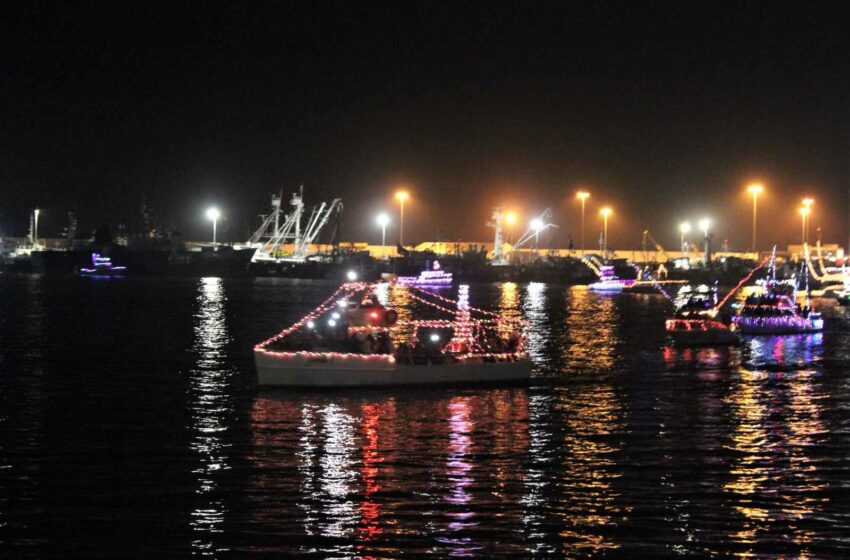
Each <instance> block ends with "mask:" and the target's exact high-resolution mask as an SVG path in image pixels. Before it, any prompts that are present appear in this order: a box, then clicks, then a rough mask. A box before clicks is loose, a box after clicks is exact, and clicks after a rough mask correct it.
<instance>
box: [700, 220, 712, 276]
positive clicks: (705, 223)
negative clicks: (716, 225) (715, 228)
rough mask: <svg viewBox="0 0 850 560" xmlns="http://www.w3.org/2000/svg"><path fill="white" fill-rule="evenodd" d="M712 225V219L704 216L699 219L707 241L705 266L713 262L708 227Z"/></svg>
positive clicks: (704, 238)
mask: <svg viewBox="0 0 850 560" xmlns="http://www.w3.org/2000/svg"><path fill="white" fill-rule="evenodd" d="M710 227H711V220H709V219H708V218H703V219H702V220H700V221H699V229H700V230H701V231H702V235H703V240H704V241H705V258H704V260H705V266H708V264H709V263H710V262H711V251H710V248H709V237H708V228H710Z"/></svg>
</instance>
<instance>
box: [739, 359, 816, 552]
mask: <svg viewBox="0 0 850 560" xmlns="http://www.w3.org/2000/svg"><path fill="white" fill-rule="evenodd" d="M818 378H819V375H818V373H817V372H815V371H798V372H794V373H792V374H789V373H786V372H774V373H766V372H755V371H746V370H745V371H743V372H742V374H741V378H740V382H739V383H738V385H737V386H736V387H735V388H734V390H733V391H732V393H730V395H729V398H728V404H729V406H730V407H731V409H732V411H733V417H734V419H735V431H734V433H733V435H732V450H733V451H734V452H735V456H736V458H735V460H734V462H733V464H732V467H731V470H730V475H731V477H732V478H731V480H730V481H729V482H728V483H726V484H725V485H724V489H725V491H726V492H727V493H728V494H729V495H730V497H731V499H732V503H733V508H734V510H735V511H737V512H738V513H739V515H740V516H741V523H740V524H739V525H738V526H737V527H736V529H735V530H734V532H733V533H732V534H731V535H730V537H731V538H732V539H733V540H734V541H735V542H736V543H738V544H739V545H740V546H741V548H740V550H739V551H738V556H740V557H745V558H746V557H751V556H754V555H755V554H756V551H757V548H756V547H757V546H758V544H759V543H760V542H763V541H764V540H766V539H769V540H771V541H772V542H775V543H777V544H779V543H781V542H787V543H790V544H793V545H794V546H795V547H796V548H795V550H796V551H797V554H799V555H800V556H803V557H806V556H809V554H810V551H809V550H807V545H808V544H809V543H810V542H811V541H812V540H813V539H814V538H815V534H814V533H813V532H812V531H810V530H807V529H804V528H803V527H804V526H805V523H804V521H805V520H806V519H807V518H812V517H813V516H816V515H818V514H819V512H820V510H821V509H822V507H823V506H824V505H825V504H826V503H827V501H828V498H827V497H826V496H825V495H824V492H823V491H824V490H825V488H826V487H827V485H826V483H825V481H824V480H823V476H822V474H821V472H820V468H819V464H818V462H817V461H816V460H815V459H814V457H812V455H811V453H812V452H813V451H814V450H816V449H817V447H818V446H820V445H823V444H824V443H826V441H825V439H826V428H825V426H824V424H823V421H822V420H821V416H822V411H821V404H820V403H821V401H822V400H823V398H824V397H825V395H824V394H822V392H821V389H820V388H819V387H818V384H817V380H818Z"/></svg>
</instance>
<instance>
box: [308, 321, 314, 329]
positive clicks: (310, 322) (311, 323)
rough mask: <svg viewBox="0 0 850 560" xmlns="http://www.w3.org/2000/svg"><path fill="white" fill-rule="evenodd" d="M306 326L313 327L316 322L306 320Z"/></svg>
mask: <svg viewBox="0 0 850 560" xmlns="http://www.w3.org/2000/svg"><path fill="white" fill-rule="evenodd" d="M307 328H308V329H315V328H316V323H314V322H313V321H307Z"/></svg>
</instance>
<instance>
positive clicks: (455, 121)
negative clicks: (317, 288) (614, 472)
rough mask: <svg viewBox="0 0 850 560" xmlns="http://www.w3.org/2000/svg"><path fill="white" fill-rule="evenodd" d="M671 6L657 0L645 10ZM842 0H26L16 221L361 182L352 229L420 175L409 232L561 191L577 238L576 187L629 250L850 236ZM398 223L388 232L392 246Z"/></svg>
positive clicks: (474, 232)
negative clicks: (523, 0) (696, 227)
mask: <svg viewBox="0 0 850 560" xmlns="http://www.w3.org/2000/svg"><path fill="white" fill-rule="evenodd" d="M648 6H651V7H648ZM847 23H848V18H847V13H846V9H845V8H844V6H843V5H842V4H839V3H837V2H825V3H818V4H815V5H810V4H807V5H805V6H802V5H801V6H798V7H796V8H794V9H787V8H781V7H779V6H777V5H775V4H769V3H764V4H759V3H741V4H733V5H724V6H720V7H715V6H709V5H706V4H699V3H660V4H651V5H650V4H640V5H634V6H631V7H628V8H626V9H625V10H624V9H622V7H619V6H617V7H614V6H613V5H612V6H610V7H605V6H600V5H598V4H588V5H584V6H577V5H574V4H570V5H569V6H562V7H561V9H560V10H550V9H543V8H542V7H540V6H530V5H520V4H515V5H511V4H493V3H480V4H466V5H464V6H462V7H457V6H453V5H451V4H442V3H419V4H417V5H415V6H404V7H401V6H398V5H393V4H383V3H370V4H368V5H350V6H338V5H336V4H333V3H328V4H321V3H319V4H316V3H308V2H303V3H302V2H294V3H287V4H286V5H281V6H278V5H272V4H264V3H258V4H252V5H251V6H242V5H219V6H213V5H207V4H205V3H180V4H179V5H176V6H175V5H171V4H169V3H150V4H145V5H143V6H134V7H132V8H128V7H122V9H121V10H120V12H119V11H113V10H108V9H100V8H99V7H97V5H96V4H92V5H83V6H81V7H66V6H54V5H49V4H46V3H45V4H40V3H25V2H15V3H13V4H12V5H11V7H7V16H6V17H5V18H4V25H3V30H4V32H3V39H2V41H3V46H4V48H3V52H4V53H5V54H4V55H3V58H2V60H3V73H4V76H5V77H6V83H5V84H4V86H5V87H4V88H3V91H4V96H3V101H4V104H3V105H4V109H5V111H4V116H5V118H4V126H3V127H2V145H3V148H2V156H0V157H2V160H0V162H2V163H0V170H2V175H0V182H2V185H3V193H4V196H3V200H4V204H3V205H2V207H0V231H2V232H3V233H5V234H12V235H24V234H25V233H26V225H27V216H28V212H29V211H30V210H31V209H32V208H35V207H40V208H44V209H45V211H44V213H43V214H42V226H41V228H40V229H41V234H42V236H55V235H57V234H58V233H59V231H60V230H61V228H62V226H63V225H64V222H65V212H67V211H74V212H76V213H77V215H78V217H79V220H80V226H81V229H83V230H87V229H93V228H94V227H96V226H98V225H100V224H102V223H107V224H109V225H110V226H112V227H115V226H116V225H117V224H119V223H127V224H132V220H133V219H135V216H136V215H137V213H138V209H139V206H140V204H141V201H142V198H143V197H145V198H146V199H147V200H148V201H149V203H150V204H151V205H152V206H153V207H154V208H155V210H156V211H157V213H158V215H159V216H160V217H161V219H162V222H163V225H164V226H166V227H179V228H180V229H181V230H182V231H183V233H184V237H185V238H189V239H205V238H207V237H209V225H208V223H207V222H206V220H205V219H204V211H205V209H206V208H207V206H208V205H210V204H215V205H217V206H218V207H219V208H220V209H221V211H222V213H223V216H224V220H223V221H222V222H221V223H220V225H221V226H222V233H223V238H224V239H226V240H242V239H244V238H245V237H246V236H247V234H248V233H249V232H250V230H251V229H252V228H253V227H255V226H256V225H257V218H256V215H257V214H258V213H259V212H263V211H266V209H267V207H268V203H269V195H270V193H272V192H276V191H278V190H280V189H283V190H284V193H287V192H291V191H293V190H295V189H297V187H298V185H300V184H304V185H305V194H306V198H307V201H308V203H314V202H318V201H321V200H329V199H330V198H333V197H340V198H342V199H343V202H344V204H345V207H346V209H345V214H344V223H343V235H344V237H345V238H346V239H350V240H362V241H370V242H372V243H377V242H379V241H380V230H379V228H378V227H377V226H375V224H374V216H375V214H376V213H377V212H378V210H381V209H384V210H391V211H393V212H395V211H396V206H395V205H394V204H393V201H392V200H391V194H392V192H393V191H394V190H395V188H396V186H397V185H400V184H405V185H407V187H408V189H409V191H410V192H411V196H412V200H411V201H410V204H409V205H408V206H407V208H406V213H405V238H406V239H409V240H411V241H419V240H434V239H446V240H453V239H464V240H470V241H489V240H491V239H492V230H491V229H489V228H487V227H486V222H487V221H488V219H489V215H490V212H491V209H492V207H493V206H495V205H497V204H505V205H506V206H508V207H510V208H516V209H518V210H520V211H521V213H522V215H523V217H524V221H527V219H528V217H529V215H530V214H531V213H536V212H539V211H542V210H543V209H544V208H546V207H552V208H553V211H554V213H555V216H554V221H555V223H557V224H559V226H560V228H559V229H558V230H557V232H556V234H555V235H556V236H557V239H556V240H553V244H555V245H560V246H565V245H566V239H567V236H568V235H572V237H573V239H574V240H575V242H576V243H578V238H579V232H578V216H579V213H578V204H577V203H576V202H575V200H574V198H573V196H574V193H575V191H576V190H577V189H579V188H582V189H586V190H588V191H590V192H591V193H592V194H591V199H590V201H589V205H588V214H587V216H588V220H587V224H588V226H587V240H588V243H587V244H588V245H589V246H592V245H593V243H594V240H595V234H596V231H597V230H598V226H599V224H598V219H597V211H598V208H599V207H600V206H601V205H603V204H607V205H610V206H612V207H613V208H614V217H613V219H612V222H611V229H610V240H611V241H610V246H612V247H613V248H618V249H628V248H635V247H638V246H639V244H640V234H641V231H642V230H643V229H645V228H649V229H650V231H651V232H652V234H653V235H654V236H655V237H656V238H657V239H658V240H659V241H660V242H661V243H662V244H663V245H664V246H665V247H666V248H667V249H675V248H676V246H677V245H678V233H677V229H676V228H677V225H678V223H679V222H680V221H682V220H685V219H689V220H691V221H692V222H694V221H696V220H698V219H699V218H701V217H703V216H709V217H711V218H712V219H713V221H714V222H715V223H716V224H717V225H716V228H715V231H716V236H717V240H718V243H719V242H721V241H722V239H724V238H728V239H729V242H730V245H731V246H732V248H733V249H739V250H746V249H748V248H749V245H750V238H751V237H750V236H751V229H750V228H751V222H750V220H751V200H750V198H749V197H748V195H747V194H746V191H745V188H746V185H747V184H748V183H750V182H752V181H759V182H761V183H763V184H764V185H765V188H766V192H765V194H764V196H763V197H762V198H761V199H760V200H759V205H760V211H759V222H760V224H759V240H760V243H759V244H760V246H761V248H762V249H766V248H767V246H768V245H769V244H771V243H777V244H779V245H780V246H784V245H787V244H789V243H794V242H796V241H797V240H798V238H799V230H800V220H799V216H798V214H797V207H798V206H799V202H800V199H801V198H802V197H803V196H804V195H808V196H812V197H814V198H815V200H816V203H815V207H814V212H813V218H812V224H811V225H812V234H811V235H812V236H814V235H815V234H814V231H815V230H816V228H817V227H822V228H823V239H824V241H825V242H837V243H839V244H842V245H844V244H845V242H846V240H847V232H848V229H850V224H848V219H847V218H848V202H847V196H846V188H847V185H848V169H847V154H848V147H850V142H848V133H847V124H846V123H847V122H850V114H848V113H850V111H848V104H847V101H846V100H847V99H848V98H850V95H848V94H850V64H848V60H847V56H846V54H847V52H848V46H850V45H848V42H850V41H848V39H847V38H846V35H845V33H844V31H845V28H846V27H847ZM395 232H396V230H395V228H394V227H393V228H392V229H391V230H390V232H389V233H388V239H395V235H396V233H395Z"/></svg>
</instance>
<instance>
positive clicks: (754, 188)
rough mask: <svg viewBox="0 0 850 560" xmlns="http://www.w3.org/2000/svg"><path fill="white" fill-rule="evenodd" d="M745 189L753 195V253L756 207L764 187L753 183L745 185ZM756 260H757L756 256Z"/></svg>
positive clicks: (754, 248) (754, 250)
mask: <svg viewBox="0 0 850 560" xmlns="http://www.w3.org/2000/svg"><path fill="white" fill-rule="evenodd" d="M747 190H748V191H749V192H750V194H752V195H753V253H755V252H756V210H757V208H758V199H759V194H761V191H763V190H764V187H762V186H761V185H759V184H754V185H750V186H749V187H747ZM756 260H758V258H756Z"/></svg>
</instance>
